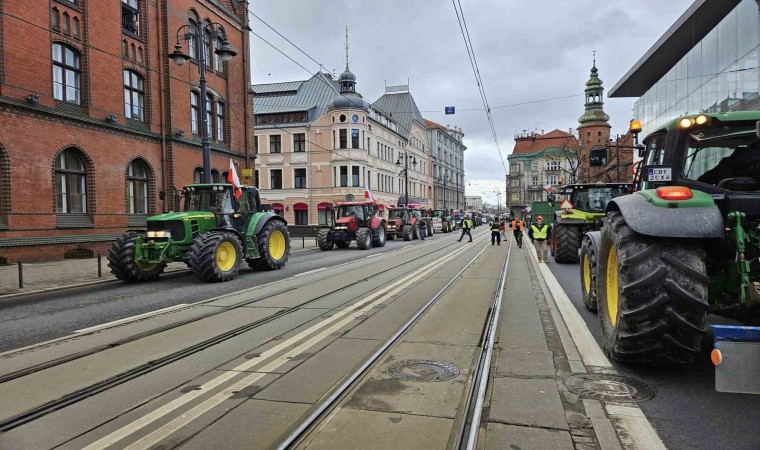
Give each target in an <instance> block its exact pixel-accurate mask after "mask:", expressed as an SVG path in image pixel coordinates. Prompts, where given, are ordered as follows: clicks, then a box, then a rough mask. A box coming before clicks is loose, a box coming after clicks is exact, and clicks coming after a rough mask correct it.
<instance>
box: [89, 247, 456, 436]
mask: <svg viewBox="0 0 760 450" xmlns="http://www.w3.org/2000/svg"><path fill="white" fill-rule="evenodd" d="M467 249H468V247H463V248H460V249H458V250H455V251H454V252H452V253H450V254H448V255H447V256H445V257H443V258H441V259H439V260H438V261H436V262H435V263H433V264H432V265H430V266H429V267H427V268H425V269H423V270H422V271H420V272H417V273H413V274H409V275H407V276H405V277H403V278H401V279H400V280H398V281H396V282H394V283H393V284H390V285H388V286H386V287H384V288H382V289H380V290H378V291H377V292H374V293H372V294H370V295H369V296H368V297H367V298H365V299H363V300H360V301H359V302H357V303H355V304H354V305H351V307H349V308H347V309H345V310H342V311H340V312H338V313H337V314H336V315H334V316H332V317H329V318H326V319H325V320H323V321H321V322H319V323H317V324H315V325H313V326H311V327H310V328H308V329H306V330H304V331H302V332H300V333H298V334H297V335H295V336H293V337H291V338H289V339H287V340H285V341H283V342H282V343H280V344H279V345H276V346H275V347H272V348H271V349H269V350H267V351H265V352H263V353H262V354H261V355H260V356H257V357H255V358H252V359H250V360H248V361H245V362H244V363H242V364H240V365H238V366H237V367H235V368H233V369H231V370H230V371H229V372H225V373H223V374H222V375H219V376H217V377H216V378H214V379H212V380H210V381H208V382H206V383H204V384H203V385H201V386H200V387H198V388H196V390H193V391H190V392H188V393H186V394H184V395H183V396H181V397H178V398H176V399H174V400H172V401H171V402H169V403H167V404H166V405H164V406H162V407H160V408H158V409H156V410H154V411H152V412H150V413H148V414H146V415H144V416H143V417H141V418H139V419H137V420H135V421H133V422H132V423H130V424H128V425H126V426H124V427H122V428H120V429H118V430H116V431H114V432H113V433H111V434H109V435H107V436H105V437H103V438H101V439H99V440H97V441H95V442H93V443H92V444H90V445H88V446H87V447H85V448H84V450H95V449H102V448H106V447H108V446H111V445H113V444H115V443H117V442H119V441H120V440H122V439H124V438H125V437H127V436H129V435H131V434H132V433H134V432H136V431H138V430H140V429H142V428H144V427H145V426H147V425H149V424H151V423H153V422H155V421H156V420H158V419H160V418H161V417H163V416H165V415H167V414H169V413H170V412H172V411H174V410H175V409H177V408H179V407H181V406H182V405H184V404H186V403H188V402H190V401H191V400H193V399H195V398H197V397H199V396H200V395H201V394H204V393H206V392H208V391H209V390H211V389H213V388H215V387H217V386H219V385H221V384H223V383H225V382H227V381H229V380H231V379H232V378H233V377H235V376H238V375H239V374H240V372H244V371H248V370H250V369H252V368H253V367H254V366H256V365H258V364H260V363H262V362H264V361H265V360H267V359H268V358H270V357H272V356H274V355H275V354H277V353H278V352H280V351H282V350H284V349H286V348H288V347H289V346H291V345H293V344H294V343H296V342H298V341H300V340H302V339H304V338H306V337H308V336H309V335H310V334H312V333H314V332H317V331H318V330H319V329H320V328H324V327H326V326H328V325H330V324H331V323H332V324H333V325H332V326H330V327H328V328H327V329H325V330H323V331H322V332H320V333H319V334H317V335H315V336H313V337H312V338H311V339H309V340H307V341H306V342H303V343H302V344H300V345H299V346H298V347H296V348H294V349H292V350H290V351H289V352H287V353H285V354H284V355H282V356H280V357H279V358H277V359H275V360H274V361H272V362H270V363H269V364H267V365H266V366H264V367H262V368H260V369H259V370H260V371H262V372H264V371H271V370H273V369H275V368H277V367H279V366H280V365H282V364H284V363H285V362H287V361H289V360H290V358H291V357H292V356H296V355H298V354H299V353H300V352H302V351H303V350H305V349H307V348H309V347H311V346H312V345H314V344H316V343H317V342H319V341H321V340H322V339H324V338H325V337H326V336H329V335H330V334H331V333H333V332H334V331H337V330H339V329H340V328H342V327H343V326H345V325H346V324H348V323H349V322H351V321H352V320H354V319H355V318H356V317H358V316H361V315H362V314H364V313H366V312H367V311H369V310H371V309H372V308H374V307H375V306H377V305H378V304H380V303H383V302H384V301H386V300H387V299H389V298H391V297H392V296H394V295H396V294H397V293H399V292H401V291H402V290H403V289H406V288H407V287H408V286H410V285H411V284H412V283H414V282H415V281H417V280H419V279H422V278H424V277H426V276H427V275H428V274H430V273H432V272H433V271H435V270H436V269H438V268H439V267H440V266H442V265H443V264H445V263H447V262H448V261H449V260H451V259H454V258H456V257H458V256H459V255H460V254H462V253H463V252H464V251H466V250H467ZM375 299H376V300H375ZM373 300H374V301H373ZM352 312H353V313H354V314H352ZM264 375H265V373H254V374H251V375H248V376H246V377H245V378H243V379H242V380H240V381H238V382H237V383H235V384H233V385H232V386H230V387H229V388H228V389H226V390H224V391H223V392H220V393H218V394H216V395H214V396H212V397H210V398H209V399H207V400H206V401H204V402H203V403H201V404H199V405H197V406H196V407H194V408H193V409H191V410H190V411H188V412H186V413H185V414H182V415H181V416H179V417H177V418H176V419H174V420H172V421H171V422H169V423H168V424H166V425H164V426H162V427H161V428H159V429H157V430H155V431H153V432H152V433H150V434H148V435H147V436H145V437H143V438H142V439H140V440H139V441H137V442H135V443H134V444H132V445H130V446H129V447H127V448H130V449H131V448H147V447H149V446H151V445H153V444H154V443H156V442H159V441H160V440H162V439H164V438H165V437H166V436H168V435H170V434H172V433H174V432H175V431H176V430H178V429H180V428H182V427H183V426H185V425H187V424H188V423H190V422H191V421H193V420H194V419H196V418H197V417H199V416H200V415H202V414H203V413H205V412H206V411H208V410H210V409H212V408H213V407H215V406H217V405H218V404H219V403H221V402H223V401H224V400H226V399H229V397H230V396H231V395H233V394H232V391H239V390H241V389H244V388H245V387H247V386H248V385H250V383H253V382H255V381H256V380H258V379H259V378H261V377H263V376H264Z"/></svg>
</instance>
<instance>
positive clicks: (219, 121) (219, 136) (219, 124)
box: [216, 102, 224, 142]
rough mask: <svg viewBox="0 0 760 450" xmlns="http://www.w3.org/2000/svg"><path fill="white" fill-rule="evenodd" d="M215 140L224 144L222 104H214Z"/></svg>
mask: <svg viewBox="0 0 760 450" xmlns="http://www.w3.org/2000/svg"><path fill="white" fill-rule="evenodd" d="M216 140H217V141H219V142H224V103H222V102H216Z"/></svg>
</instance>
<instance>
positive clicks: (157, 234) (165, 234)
mask: <svg viewBox="0 0 760 450" xmlns="http://www.w3.org/2000/svg"><path fill="white" fill-rule="evenodd" d="M148 237H149V238H167V239H168V238H171V237H172V233H171V231H167V230H161V231H148Z"/></svg>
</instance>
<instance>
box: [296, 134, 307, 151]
mask: <svg viewBox="0 0 760 450" xmlns="http://www.w3.org/2000/svg"><path fill="white" fill-rule="evenodd" d="M293 151H294V152H296V153H300V152H305V151H306V133H296V134H294V135H293Z"/></svg>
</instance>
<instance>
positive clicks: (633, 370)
mask: <svg viewBox="0 0 760 450" xmlns="http://www.w3.org/2000/svg"><path fill="white" fill-rule="evenodd" d="M549 267H550V268H551V270H552V272H553V273H554V275H555V276H556V277H557V280H558V281H559V283H560V285H562V288H563V289H564V290H565V293H566V294H567V296H568V297H570V299H571V300H572V302H573V304H574V305H575V308H576V309H577V310H578V312H579V313H580V315H581V317H583V319H584V320H585V322H586V325H587V326H588V328H589V330H591V333H592V334H593V335H594V337H595V338H596V340H597V342H599V341H600V334H601V331H600V326H599V319H598V318H597V316H596V314H594V313H592V312H590V311H588V310H587V309H586V308H585V307H584V306H583V302H582V301H581V293H580V289H581V286H580V269H579V266H578V264H556V263H555V262H554V259H553V258H551V257H549ZM708 322H709V323H712V324H718V323H721V322H722V319H721V318H720V317H716V316H709V317H708ZM711 344H712V336H711V335H708V336H706V337H705V341H704V342H703V350H704V351H703V352H702V355H701V357H700V359H699V361H698V362H697V363H696V364H694V365H690V366H686V367H649V366H647V367H641V366H632V365H624V364H619V363H615V362H613V365H614V366H615V368H616V369H617V370H618V371H619V372H620V373H621V374H623V375H626V376H630V377H632V378H636V379H638V380H641V381H643V382H645V383H646V384H648V385H649V386H651V387H652V388H654V390H655V391H656V392H657V395H656V396H655V397H654V398H653V399H651V400H649V401H645V402H642V403H639V407H640V408H641V410H642V411H643V412H644V414H646V416H647V418H649V420H650V422H651V423H652V425H653V426H654V427H655V429H656V430H657V432H658V433H659V435H660V437H661V438H662V440H663V442H664V443H665V445H666V446H667V447H668V448H672V449H687V448H695V449H697V448H698V449H716V448H725V449H729V448H730V449H758V448H760V414H758V412H759V411H760V395H746V394H726V393H720V392H716V391H715V369H714V367H713V365H712V364H711V363H710V354H709V350H710V349H711V348H712V347H711Z"/></svg>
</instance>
